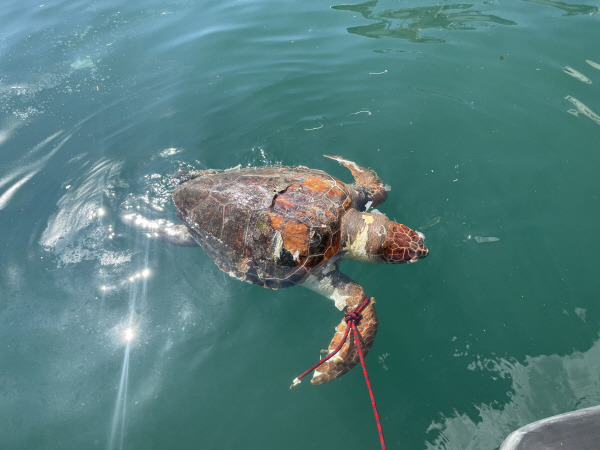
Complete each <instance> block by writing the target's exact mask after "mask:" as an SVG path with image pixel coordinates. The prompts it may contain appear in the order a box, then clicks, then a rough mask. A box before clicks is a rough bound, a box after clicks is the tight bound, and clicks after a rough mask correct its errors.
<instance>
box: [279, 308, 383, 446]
mask: <svg viewBox="0 0 600 450" xmlns="http://www.w3.org/2000/svg"><path fill="white" fill-rule="evenodd" d="M370 301H371V299H370V298H369V297H365V298H364V299H363V301H362V303H361V304H360V305H359V306H358V307H357V308H356V309H353V310H352V311H348V312H347V313H346V315H345V316H344V320H345V321H346V331H345V332H344V336H343V337H342V340H341V342H340V343H339V344H338V346H337V347H336V348H335V349H334V350H333V351H332V352H331V353H329V354H328V355H327V356H325V357H324V358H322V359H320V360H319V362H317V363H316V364H315V365H313V366H312V367H311V368H310V369H308V370H306V371H304V372H303V373H302V374H301V375H300V376H298V377H297V378H296V379H295V380H294V381H293V383H292V385H291V386H290V389H291V388H293V387H294V386H297V385H298V384H300V380H302V378H304V377H305V376H306V375H308V374H309V373H311V372H312V371H313V370H315V369H316V368H317V367H319V366H320V365H321V364H323V363H325V362H326V361H327V360H329V359H331V358H333V357H334V356H335V355H336V354H337V353H338V352H339V351H340V350H341V348H342V347H343V346H344V344H345V343H346V339H347V338H348V334H349V333H350V330H352V334H353V335H354V343H355V344H356V349H357V350H358V356H359V357H360V365H361V366H362V370H363V375H364V377H365V383H366V384H367V389H368V391H369V397H370V398H371V406H372V407H373V415H374V416H375V422H376V424H377V431H378V433H379V442H380V443H381V448H382V449H385V441H384V439H383V428H382V427H381V421H380V420H379V413H378V412H377V405H376V404H375V396H374V395H373V388H372V387H371V382H370V381H369V374H368V373H367V366H366V364H365V357H364V354H363V351H362V346H361V343H360V335H359V333H358V328H357V325H358V324H359V323H360V321H361V319H362V314H361V313H362V311H363V310H364V309H365V308H366V307H367V305H368V304H369V302H370Z"/></svg>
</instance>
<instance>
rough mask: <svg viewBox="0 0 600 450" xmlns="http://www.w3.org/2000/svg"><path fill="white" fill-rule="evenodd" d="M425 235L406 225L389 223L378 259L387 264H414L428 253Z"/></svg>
mask: <svg viewBox="0 0 600 450" xmlns="http://www.w3.org/2000/svg"><path fill="white" fill-rule="evenodd" d="M424 240H425V235H423V233H419V232H418V231H414V230H411V229H410V228H408V227H407V226H406V225H402V224H401V223H397V222H392V221H390V223H389V225H388V229H387V233H386V236H385V240H384V241H383V244H382V245H381V252H380V253H379V259H380V260H381V262H384V263H387V264H402V263H414V262H417V260H419V259H421V258H425V257H426V256H427V254H428V253H429V250H427V247H425V243H424V242H423V241H424Z"/></svg>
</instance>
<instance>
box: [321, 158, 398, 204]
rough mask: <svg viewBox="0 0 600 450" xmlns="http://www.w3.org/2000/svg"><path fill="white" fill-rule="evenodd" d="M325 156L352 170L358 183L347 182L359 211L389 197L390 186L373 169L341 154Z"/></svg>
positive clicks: (353, 201)
mask: <svg viewBox="0 0 600 450" xmlns="http://www.w3.org/2000/svg"><path fill="white" fill-rule="evenodd" d="M323 156H325V158H329V159H333V160H334V161H337V162H339V163H340V164H342V165H343V166H344V167H346V168H347V169H348V170H350V172H352V176H353V177H354V180H355V181H356V184H347V185H346V186H347V187H348V189H349V190H350V194H351V195H352V203H353V206H354V208H356V209H357V210H358V211H366V210H367V209H369V208H372V207H374V206H377V205H379V204H381V203H383V202H384V201H385V199H386V198H387V191H389V190H390V188H389V186H387V185H385V184H383V181H381V178H379V177H378V176H377V174H376V173H375V172H374V171H373V170H371V169H366V168H364V167H361V166H359V165H358V164H356V163H354V162H352V161H348V160H347V159H344V158H341V157H339V156H329V155H323Z"/></svg>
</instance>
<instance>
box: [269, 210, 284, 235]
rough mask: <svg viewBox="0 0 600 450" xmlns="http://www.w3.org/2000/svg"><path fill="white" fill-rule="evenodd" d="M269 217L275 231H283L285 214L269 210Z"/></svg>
mask: <svg viewBox="0 0 600 450" xmlns="http://www.w3.org/2000/svg"><path fill="white" fill-rule="evenodd" d="M269 219H271V227H272V228H273V229H274V230H275V231H281V228H282V227H283V221H284V219H283V216H282V215H281V214H277V213H275V212H271V211H269Z"/></svg>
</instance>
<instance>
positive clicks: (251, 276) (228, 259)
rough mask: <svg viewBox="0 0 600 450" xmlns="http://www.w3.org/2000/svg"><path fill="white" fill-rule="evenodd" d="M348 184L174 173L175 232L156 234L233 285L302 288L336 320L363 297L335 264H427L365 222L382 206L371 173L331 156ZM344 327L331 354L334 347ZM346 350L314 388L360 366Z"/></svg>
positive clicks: (371, 329)
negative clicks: (192, 249) (186, 248)
mask: <svg viewBox="0 0 600 450" xmlns="http://www.w3.org/2000/svg"><path fill="white" fill-rule="evenodd" d="M327 158H331V159H334V160H336V161H338V162H339V163H341V164H343V165H344V166H346V167H347V168H348V169H349V170H350V171H351V172H352V175H353V176H354V180H355V182H356V183H355V184H346V183H344V182H342V181H340V180H338V179H337V178H335V177H333V176H331V175H329V174H327V173H326V172H323V171H322V170H318V169H310V168H308V167H303V166H300V167H287V166H264V167H248V168H239V167H238V168H234V169H229V170H225V171H216V170H203V171H199V172H193V173H188V172H181V171H180V172H178V174H176V176H175V177H174V178H175V180H176V183H178V184H179V185H178V186H177V187H176V188H175V190H174V192H173V201H174V203H175V206H176V208H177V216H178V217H179V219H180V220H181V221H182V222H183V224H184V225H183V226H182V225H179V226H177V227H171V228H170V229H167V230H163V233H162V236H163V238H168V239H169V240H170V241H171V242H174V243H176V244H179V245H194V244H195V245H198V244H199V245H200V246H202V248H203V249H204V250H205V251H206V253H207V254H208V255H209V256H210V257H211V258H212V259H213V260H214V262H215V263H216V264H217V266H218V267H219V268H220V269H221V270H223V271H224V272H226V273H228V274H229V275H231V276H232V277H235V278H237V279H239V280H243V281H247V282H250V283H254V284H258V285H260V286H264V287H266V288H271V289H281V288H286V287H290V286H295V285H302V286H305V287H307V288H309V289H311V290H314V291H316V292H318V293H320V294H322V295H324V296H325V297H327V298H329V299H331V300H333V301H334V303H335V306H336V307H337V308H338V309H339V310H344V309H348V310H351V309H354V308H356V307H357V306H358V305H359V304H360V303H361V301H362V300H363V298H364V297H365V294H364V292H363V289H362V287H361V286H360V285H358V284H357V283H356V282H354V281H353V280H352V279H350V278H349V277H347V276H346V275H344V274H342V273H341V272H339V271H338V262H339V260H340V259H342V258H345V259H354V260H358V261H364V262H369V263H379V262H384V263H389V264H394V263H405V262H406V263H413V262H415V261H417V260H418V259H420V258H424V257H425V256H427V253H428V250H427V248H426V247H425V245H424V243H423V239H424V236H423V235H422V234H421V233H419V232H416V231H413V230H411V229H410V228H408V227H407V226H405V225H402V224H400V223H396V222H393V221H391V220H389V219H388V218H387V217H386V216H385V215H384V214H382V213H380V212H377V211H373V212H370V213H368V212H366V211H367V210H368V209H369V208H370V207H371V206H377V205H378V204H380V203H382V202H383V201H384V200H385V199H386V197H387V189H388V188H386V186H385V185H384V184H383V183H382V181H381V180H380V179H379V177H378V176H377V175H376V174H375V172H373V171H371V170H368V169H365V168H363V167H360V166H358V165H357V164H355V163H353V162H351V161H347V160H345V159H342V158H340V157H337V156H327ZM373 303H374V301H371V302H370V303H369V304H368V306H367V307H366V309H365V310H364V311H363V312H362V316H363V318H362V320H361V321H360V323H359V325H358V330H359V333H360V336H361V340H362V347H363V352H364V353H365V354H366V353H367V352H368V351H369V349H370V348H371V345H372V344H373V339H374V338H375V333H376V331H377V317H376V315H375V308H374V306H373ZM345 329H346V323H345V321H344V320H342V322H341V323H340V325H338V327H337V328H336V333H335V335H334V337H333V339H332V341H331V343H330V344H329V352H332V351H333V349H335V348H336V346H337V345H338V344H339V343H340V341H341V338H342V336H343V333H344V331H345ZM350 341H351V340H348V342H346V343H345V344H344V346H343V347H342V349H341V351H340V352H339V353H338V354H337V355H336V356H334V357H333V358H331V359H330V360H328V361H327V362H326V363H325V364H323V365H322V366H320V367H319V369H318V370H316V371H315V373H314V374H313V379H312V381H311V382H312V383H313V384H320V383H324V382H326V381H329V380H332V379H333V378H337V377H338V376H340V375H342V374H344V373H346V372H347V371H348V370H350V369H351V368H352V367H353V366H354V365H355V364H356V363H357V362H358V361H359V356H358V353H357V350H356V347H355V345H354V344H353V343H351V342H350Z"/></svg>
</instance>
